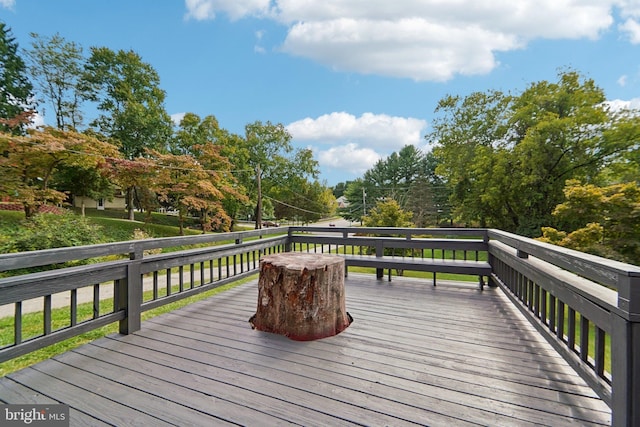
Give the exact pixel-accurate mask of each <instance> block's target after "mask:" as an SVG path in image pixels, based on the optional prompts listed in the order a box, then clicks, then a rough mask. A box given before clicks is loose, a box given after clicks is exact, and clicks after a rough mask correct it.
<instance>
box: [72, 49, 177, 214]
mask: <svg viewBox="0 0 640 427" xmlns="http://www.w3.org/2000/svg"><path fill="white" fill-rule="evenodd" d="M83 83H84V84H85V85H87V90H88V93H89V99H90V100H92V101H95V102H97V103H98V109H99V110H100V111H102V113H103V114H101V115H100V116H99V117H98V118H97V119H96V120H95V121H93V122H92V123H91V126H94V127H96V128H97V129H98V130H99V131H100V132H101V133H102V134H104V135H107V136H108V137H110V138H113V139H114V140H116V141H119V142H120V151H121V152H122V154H123V155H124V157H125V158H126V159H129V160H134V159H136V158H138V157H142V156H144V155H145V154H146V153H147V150H149V149H154V150H158V151H166V148H167V146H168V145H169V143H170V138H171V135H172V133H173V124H172V122H171V118H170V117H169V114H168V113H167V112H166V110H165V108H164V98H165V92H164V91H163V90H162V89H160V77H159V76H158V73H157V72H156V71H155V70H154V69H153V67H151V65H149V64H147V63H145V62H143V61H142V58H141V57H140V56H139V55H138V54H137V53H135V52H133V51H123V50H120V51H118V52H114V51H112V50H111V49H108V48H106V47H93V48H91V57H90V58H89V60H88V62H87V65H86V67H85V72H84V74H83ZM126 190H127V207H128V210H129V219H130V220H133V219H134V192H133V190H134V188H133V187H128V188H126Z"/></svg>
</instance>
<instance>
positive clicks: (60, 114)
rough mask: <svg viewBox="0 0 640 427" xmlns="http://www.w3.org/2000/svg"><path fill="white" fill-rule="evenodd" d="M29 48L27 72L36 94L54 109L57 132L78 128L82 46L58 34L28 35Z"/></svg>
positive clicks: (80, 110) (80, 122)
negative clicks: (44, 35)
mask: <svg viewBox="0 0 640 427" xmlns="http://www.w3.org/2000/svg"><path fill="white" fill-rule="evenodd" d="M31 38H32V49H31V50H30V51H28V52H27V54H28V57H29V59H30V66H29V69H30V71H31V75H32V76H33V79H34V81H35V82H36V83H37V84H38V86H39V89H40V91H39V93H40V94H41V96H42V97H43V98H44V99H43V101H45V102H46V103H47V104H48V105H50V106H51V107H52V108H53V113H54V114H55V117H56V127H57V128H58V129H62V130H67V129H79V127H80V126H81V125H82V120H83V113H82V109H81V104H82V101H83V99H84V98H85V97H86V94H85V93H84V89H85V88H84V87H83V86H82V85H81V78H82V73H83V69H84V61H85V59H84V56H83V54H82V47H81V46H79V45H77V44H76V43H74V42H67V41H66V40H65V39H64V38H63V37H62V36H61V35H60V34H58V33H56V34H55V35H53V36H51V37H43V36H40V35H38V34H36V33H31Z"/></svg>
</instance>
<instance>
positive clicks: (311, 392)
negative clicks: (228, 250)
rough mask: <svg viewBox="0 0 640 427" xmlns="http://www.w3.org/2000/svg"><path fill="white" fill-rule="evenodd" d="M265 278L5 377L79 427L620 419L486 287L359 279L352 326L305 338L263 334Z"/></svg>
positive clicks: (353, 277)
mask: <svg viewBox="0 0 640 427" xmlns="http://www.w3.org/2000/svg"><path fill="white" fill-rule="evenodd" d="M257 293H258V292H257V283H256V281H252V282H250V283H247V284H244V285H241V286H239V287H236V288H234V289H231V290H229V291H226V292H224V293H221V294H218V295H216V296H214V297H211V298H209V299H207V300H203V301H200V302H198V303H194V304H191V305H189V306H187V307H184V308H182V309H179V310H176V311H174V312H171V313H167V314H165V315H162V316H158V317H155V318H153V319H150V320H147V321H145V322H144V323H143V327H142V330H141V331H139V332H137V333H135V334H132V335H128V336H121V335H112V336H109V337H105V338H103V339H100V340H97V341H94V342H92V343H90V344H87V345H84V346H82V347H79V348H77V349H75V350H72V351H69V352H67V353H64V354H61V355H59V356H55V357H54V358H52V359H51V360H48V361H45V362H42V363H39V364H37V365H34V366H33V367H30V368H26V369H24V370H22V371H19V372H15V373H12V374H10V375H8V376H7V377H5V378H2V379H0V401H2V402H5V403H54V402H62V403H66V404H69V405H70V407H71V421H72V422H71V425H92V424H95V425H104V424H114V425H127V424H134V423H140V424H152V425H225V424H229V425H232V424H237V425H260V426H265V425H305V426H308V425H318V426H320V425H322V426H325V425H394V426H396V425H433V426H440V425H442V426H450V425H456V426H458V425H462V426H464V425H495V426H500V425H517V426H527V425H548V426H565V425H566V426H569V425H576V424H579V425H585V426H589V425H592V426H598V425H609V423H610V418H611V412H610V409H609V408H608V407H607V406H606V405H605V404H604V403H603V402H602V401H601V400H600V399H598V398H597V396H596V395H595V394H594V392H593V391H592V390H591V388H589V387H588V386H587V385H586V384H585V383H584V381H583V380H582V379H581V378H580V377H579V376H578V375H577V374H576V373H575V372H574V371H573V370H572V369H571V368H570V367H569V366H568V365H567V364H566V362H564V360H563V359H562V358H561V357H560V356H559V355H558V354H557V353H555V352H554V350H553V349H552V348H551V346H549V345H548V344H547V343H546V342H545V341H544V340H543V339H542V338H541V337H540V336H539V335H538V334H537V332H536V331H535V329H534V328H533V327H532V326H531V325H530V324H529V323H527V321H526V320H525V319H524V318H523V317H522V316H521V314H520V313H519V312H518V311H517V310H515V309H514V308H513V307H512V306H511V305H510V302H509V301H508V299H507V298H506V296H505V295H503V294H502V291H501V290H499V289H493V288H487V287H485V289H484V290H483V291H481V290H479V289H478V287H477V284H475V283H470V284H466V285H465V284H454V283H448V282H446V281H439V282H438V286H436V287H434V286H432V285H431V281H430V280H419V279H410V278H397V279H396V278H394V280H393V282H391V283H389V282H387V281H386V280H376V279H375V277H373V276H371V275H362V274H350V275H349V277H348V278H347V279H346V305H347V311H349V312H350V314H351V315H352V316H353V318H354V323H353V324H352V325H351V326H349V328H347V329H346V330H345V331H343V332H342V333H341V334H339V335H337V336H334V337H330V338H326V339H323V340H317V341H309V342H296V341H291V340H289V339H287V338H285V337H282V336H279V335H274V334H269V333H265V332H260V331H255V330H252V329H251V328H250V326H249V323H248V319H249V317H251V315H252V314H254V313H255V310H256V303H257Z"/></svg>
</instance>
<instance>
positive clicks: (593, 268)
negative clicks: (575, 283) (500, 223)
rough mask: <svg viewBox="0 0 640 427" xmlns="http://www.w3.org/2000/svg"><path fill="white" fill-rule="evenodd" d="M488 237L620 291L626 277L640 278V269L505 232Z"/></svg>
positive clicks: (493, 232)
mask: <svg viewBox="0 0 640 427" xmlns="http://www.w3.org/2000/svg"><path fill="white" fill-rule="evenodd" d="M488 236H489V238H490V239H494V240H497V241H499V242H502V243H504V244H506V245H509V246H511V247H513V248H515V249H517V250H518V251H519V252H520V253H521V254H523V255H525V254H526V255H532V256H534V257H536V258H539V259H542V260H544V261H547V262H549V263H551V264H553V265H556V266H558V267H561V268H563V269H565V270H569V271H573V272H575V273H576V274H579V275H580V276H583V277H586V278H588V279H591V280H593V281H596V282H598V283H603V284H605V285H610V286H613V287H617V286H618V285H619V283H620V280H621V279H622V278H624V277H626V278H630V277H638V278H640V266H635V265H632V264H626V263H623V262H618V261H613V260H610V259H606V258H602V257H599V256H596V255H590V254H587V253H584V252H579V251H576V250H572V249H567V248H563V247H560V246H556V245H552V244H549V243H544V242H539V241H537V240H534V239H530V238H527V237H522V236H518V235H516V234H512V233H508V232H506V231H501V230H495V229H489V230H488Z"/></svg>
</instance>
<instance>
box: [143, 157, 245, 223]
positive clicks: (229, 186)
mask: <svg viewBox="0 0 640 427" xmlns="http://www.w3.org/2000/svg"><path fill="white" fill-rule="evenodd" d="M199 148H200V150H201V151H200V152H201V156H200V158H201V159H205V158H208V159H212V158H214V157H215V156H219V153H218V148H217V147H216V146H214V145H213V144H206V145H205V146H201V147H199ZM205 152H207V153H208V154H205ZM150 154H151V157H153V158H154V159H155V161H156V167H157V180H156V182H155V183H154V186H153V188H154V190H155V191H156V193H157V194H158V197H159V199H160V200H161V201H162V202H164V203H167V204H170V205H172V206H173V207H174V208H176V209H177V210H178V212H179V223H180V233H181V234H182V233H183V232H184V230H183V226H184V219H185V216H186V215H187V214H188V213H190V212H191V213H193V214H198V215H199V216H200V220H201V225H202V229H203V231H211V230H221V231H228V230H229V228H230V226H231V218H230V217H229V215H228V214H227V213H226V211H225V210H224V207H223V204H222V202H223V200H224V199H225V197H228V196H233V197H237V198H238V199H240V200H243V201H246V196H245V195H244V194H242V193H240V192H239V191H237V190H236V189H235V188H234V186H233V182H234V180H233V177H231V178H230V174H227V173H225V170H229V169H230V165H229V164H228V161H226V159H225V158H224V157H222V156H220V157H219V158H218V159H217V160H218V162H217V163H216V164H217V166H218V167H222V166H223V163H224V162H227V164H226V165H225V169H219V170H213V169H206V168H205V167H204V166H203V164H202V163H201V161H199V160H197V159H195V158H194V157H193V156H189V155H173V154H161V153H159V152H155V151H150ZM208 164H212V163H208Z"/></svg>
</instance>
